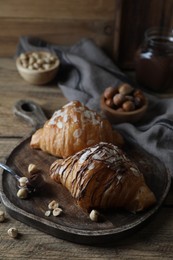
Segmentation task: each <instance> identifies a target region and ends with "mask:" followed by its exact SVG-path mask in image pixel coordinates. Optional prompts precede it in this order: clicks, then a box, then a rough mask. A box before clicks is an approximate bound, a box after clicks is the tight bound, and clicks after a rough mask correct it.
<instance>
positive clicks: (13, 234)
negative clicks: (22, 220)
mask: <svg viewBox="0 0 173 260" xmlns="http://www.w3.org/2000/svg"><path fill="white" fill-rule="evenodd" d="M7 233H8V235H9V236H10V237H12V238H16V237H17V235H18V230H17V228H15V227H12V228H10V229H8V231H7Z"/></svg>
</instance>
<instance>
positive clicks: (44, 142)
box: [30, 101, 124, 158]
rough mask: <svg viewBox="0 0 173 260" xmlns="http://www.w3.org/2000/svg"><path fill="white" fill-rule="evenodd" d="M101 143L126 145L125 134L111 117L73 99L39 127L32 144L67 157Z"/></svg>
mask: <svg viewBox="0 0 173 260" xmlns="http://www.w3.org/2000/svg"><path fill="white" fill-rule="evenodd" d="M99 142H110V143H113V144H116V145H122V144H123V143H124V139H123V137H122V135H121V134H120V133H119V132H117V131H113V129H112V126H111V124H110V123H109V121H108V120H107V119H103V118H102V117H101V116H100V115H99V114H97V113H96V112H95V111H92V110H90V109H88V108H87V107H86V106H84V105H83V104H81V103H80V102H79V101H72V102H70V103H68V104H67V105H65V106H63V107H62V109H60V110H58V111H56V112H55V113H54V114H53V116H52V117H51V118H50V120H48V121H47V122H46V123H45V124H44V126H43V128H40V129H39V130H37V131H36V132H35V133H34V134H33V136H32V139H31V142H30V146H31V147H32V148H35V149H41V150H43V151H45V152H47V153H50V154H52V155H54V156H57V157H61V158H66V157H68V156H70V155H73V154H75V153H76V152H78V151H81V150H82V149H84V148H86V147H89V146H92V145H95V144H97V143H99Z"/></svg>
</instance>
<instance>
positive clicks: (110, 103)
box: [105, 98, 114, 107]
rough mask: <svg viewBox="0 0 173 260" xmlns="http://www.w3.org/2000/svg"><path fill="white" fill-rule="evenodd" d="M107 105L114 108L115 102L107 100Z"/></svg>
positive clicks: (110, 99)
mask: <svg viewBox="0 0 173 260" xmlns="http://www.w3.org/2000/svg"><path fill="white" fill-rule="evenodd" d="M105 104H106V105H107V106H108V107H114V102H113V99H112V98H109V99H106V100H105Z"/></svg>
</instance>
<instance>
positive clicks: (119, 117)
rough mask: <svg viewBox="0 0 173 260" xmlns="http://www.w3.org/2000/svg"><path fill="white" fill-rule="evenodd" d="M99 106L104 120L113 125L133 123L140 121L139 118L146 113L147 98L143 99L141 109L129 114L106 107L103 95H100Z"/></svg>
mask: <svg viewBox="0 0 173 260" xmlns="http://www.w3.org/2000/svg"><path fill="white" fill-rule="evenodd" d="M100 106H101V110H102V112H103V115H104V116H106V118H107V119H108V120H109V121H110V122H111V123H115V124H119V123H125V122H129V123H135V122H138V121H139V120H141V118H142V117H143V116H144V114H145V113H146V110H147V108H148V101H147V98H146V97H145V101H144V105H143V106H142V107H141V108H139V109H136V110H134V111H130V112H124V111H117V110H116V109H113V108H110V107H108V106H107V105H106V104H105V97H104V95H102V96H101V100H100Z"/></svg>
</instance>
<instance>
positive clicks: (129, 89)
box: [118, 83, 134, 95]
mask: <svg viewBox="0 0 173 260" xmlns="http://www.w3.org/2000/svg"><path fill="white" fill-rule="evenodd" d="M118 90H119V93H120V94H122V95H129V94H130V93H132V91H133V90H134V88H133V87H132V86H131V85H129V84H127V83H124V84H123V85H121V86H120V87H119V88H118Z"/></svg>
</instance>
